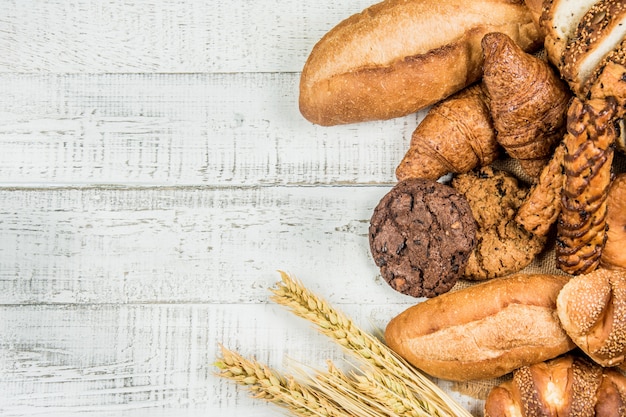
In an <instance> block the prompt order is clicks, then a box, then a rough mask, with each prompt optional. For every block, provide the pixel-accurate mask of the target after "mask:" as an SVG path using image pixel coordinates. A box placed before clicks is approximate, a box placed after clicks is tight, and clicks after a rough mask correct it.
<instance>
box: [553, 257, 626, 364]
mask: <svg viewBox="0 0 626 417" xmlns="http://www.w3.org/2000/svg"><path fill="white" fill-rule="evenodd" d="M557 313H558V316H559V319H560V321H561V325H562V327H563V329H564V330H565V331H566V333H567V334H568V335H569V336H570V338H571V339H572V341H574V343H576V344H577V345H578V346H579V347H580V349H581V350H582V351H583V352H585V353H586V354H587V355H588V356H589V357H590V358H591V359H593V360H594V361H595V362H596V363H598V364H600V365H602V366H616V365H620V364H622V363H624V361H625V359H626V271H625V270H619V269H616V270H608V269H603V268H599V269H596V270H595V271H593V272H590V273H589V274H586V275H580V276H578V277H575V278H572V279H571V281H569V282H568V283H567V284H566V285H565V286H564V287H563V289H562V290H561V292H560V293H559V296H558V298H557Z"/></svg>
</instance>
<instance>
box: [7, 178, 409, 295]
mask: <svg viewBox="0 0 626 417" xmlns="http://www.w3.org/2000/svg"><path fill="white" fill-rule="evenodd" d="M388 189H389V187H387V186H379V187H258V188H216V189H212V188H194V187H190V188H181V187H175V188H124V189H101V188H79V189H40V190H28V189H0V236H2V245H0V304H38V303H44V304H49V303H72V304H73V303H129V302H133V303H134V302H141V303H144V302H167V303H170V302H198V303H204V302H220V303H239V302H263V301H264V300H266V296H267V288H268V286H270V285H273V283H274V282H275V281H276V279H277V277H278V275H277V272H276V271H277V270H278V269H282V270H285V271H287V272H290V273H293V274H296V275H298V276H301V277H302V279H306V280H308V281H309V282H312V283H314V284H313V285H314V288H315V289H316V290H318V291H321V290H324V291H323V293H326V292H328V295H329V297H330V299H331V300H333V301H336V302H344V301H347V302H363V303H385V302H394V300H395V301H396V302H397V300H398V297H399V295H398V294H397V293H395V292H394V291H393V290H392V289H391V288H390V287H388V286H387V284H386V283H384V281H382V282H381V279H380V277H379V270H378V268H377V267H376V266H375V264H374V262H373V259H372V258H371V255H370V252H369V242H368V227H369V219H370V217H371V214H372V211H373V208H374V207H375V205H376V204H378V201H379V200H380V198H382V196H383V195H384V194H385V193H386V192H387V191H388ZM404 297H405V296H400V298H402V299H403V298H404Z"/></svg>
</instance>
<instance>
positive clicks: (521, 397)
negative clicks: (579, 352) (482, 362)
mask: <svg viewBox="0 0 626 417" xmlns="http://www.w3.org/2000/svg"><path fill="white" fill-rule="evenodd" d="M624 413H626V377H625V376H624V375H622V374H621V373H619V372H618V371H616V370H614V369H604V368H602V367H600V366H598V365H596V364H594V363H592V362H591V361H587V360H586V359H584V358H580V357H575V356H572V355H565V356H561V357H559V358H556V359H553V360H550V361H547V362H541V363H538V364H534V365H531V366H524V367H522V368H520V369H518V370H516V371H515V372H514V373H513V379H512V380H509V381H506V382H504V383H502V384H500V385H499V386H497V387H494V388H493V389H492V390H491V392H490V393H489V396H488V397H487V400H486V401H485V417H514V416H526V417H533V416H537V417H613V416H623V415H625V414H624Z"/></svg>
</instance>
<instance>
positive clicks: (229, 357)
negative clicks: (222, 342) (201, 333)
mask: <svg viewBox="0 0 626 417" xmlns="http://www.w3.org/2000/svg"><path fill="white" fill-rule="evenodd" d="M221 352H222V357H221V358H219V359H218V360H217V362H216V363H215V366H217V367H218V368H219V369H220V372H219V376H220V377H223V378H226V379H230V380H232V381H234V382H236V383H238V384H239V385H242V386H245V387H247V388H248V389H249V390H250V391H251V392H252V394H253V397H254V398H259V399H263V400H266V401H269V402H271V403H274V404H276V405H278V406H280V407H282V408H285V409H287V410H288V411H290V412H291V413H292V414H294V415H296V416H301V417H353V414H350V413H348V412H346V411H344V410H343V409H341V407H339V406H338V405H337V403H336V402H334V401H332V400H330V399H328V398H327V397H326V395H324V394H323V393H321V392H319V391H318V390H316V389H314V388H312V387H310V386H307V385H305V384H302V383H300V382H297V381H296V380H295V379H294V378H292V377H286V376H283V375H281V374H280V373H279V372H277V371H275V370H273V369H271V368H270V367H269V366H267V365H263V364H261V363H259V362H257V361H255V360H250V359H246V358H244V357H243V356H241V355H240V354H238V353H237V352H234V351H232V350H229V349H227V348H225V347H223V346H221Z"/></svg>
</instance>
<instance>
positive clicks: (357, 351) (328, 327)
mask: <svg viewBox="0 0 626 417" xmlns="http://www.w3.org/2000/svg"><path fill="white" fill-rule="evenodd" d="M280 275H281V282H279V283H277V285H276V286H275V287H274V288H272V289H271V291H272V293H273V296H272V297H271V298H272V300H273V301H274V302H276V303H278V304H281V305H283V306H286V307H288V308H289V309H290V310H291V311H292V312H293V313H294V314H296V315H297V316H300V317H302V318H304V319H306V320H307V321H309V322H311V323H313V324H314V325H315V326H316V327H317V329H318V330H319V331H320V332H321V333H323V334H325V335H326V336H328V337H330V338H331V339H333V340H334V341H335V342H337V343H338V344H339V345H340V346H342V347H343V348H344V349H345V350H346V351H347V352H348V353H350V354H352V355H353V356H354V357H356V358H357V359H358V360H360V361H362V362H364V363H366V364H368V365H369V366H371V367H372V368H373V369H374V370H375V371H377V372H374V373H373V374H372V375H378V377H377V378H376V380H377V381H378V382H379V383H380V384H381V385H384V386H385V387H386V388H387V389H388V390H389V392H392V393H394V394H396V395H398V396H399V397H401V396H407V397H409V398H411V401H413V400H414V405H415V406H417V408H416V409H415V410H414V411H415V412H416V413H419V412H424V413H426V414H417V415H428V416H441V417H444V416H450V417H471V414H470V413H469V412H468V411H467V410H465V409H464V408H463V407H461V406H460V405H459V404H457V403H456V402H455V401H454V400H453V399H452V398H450V397H449V396H448V394H446V393H445V392H444V391H443V390H442V389H441V388H439V387H438V386H437V384H435V383H434V382H433V381H431V380H430V379H429V378H428V377H426V376H425V375H423V374H422V373H421V372H419V371H417V370H416V369H414V368H412V367H411V366H410V365H408V364H407V363H406V361H404V360H403V359H402V358H400V357H399V356H398V355H396V354H395V353H394V352H393V351H392V350H391V349H389V348H388V347H387V346H386V345H385V344H384V343H383V342H381V341H380V340H379V339H377V338H375V337H374V336H372V335H371V334H369V333H367V332H365V331H363V330H361V329H360V328H359V327H358V326H356V324H354V323H353V322H352V320H350V319H349V318H348V317H347V316H345V315H344V314H343V313H341V312H339V311H338V310H336V309H334V308H333V307H332V306H331V305H330V304H328V303H327V302H326V301H324V300H322V299H321V298H319V297H318V296H316V295H315V294H314V293H312V292H311V291H309V290H308V289H307V288H305V287H304V286H303V285H302V284H301V283H300V282H299V281H298V280H296V279H294V278H292V277H291V276H289V275H288V274H287V273H285V272H283V271H280ZM380 375H384V377H385V378H381V377H380ZM402 387H406V390H405V389H404V388H402ZM407 391H408V392H407ZM407 394H408V395H407Z"/></svg>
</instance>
